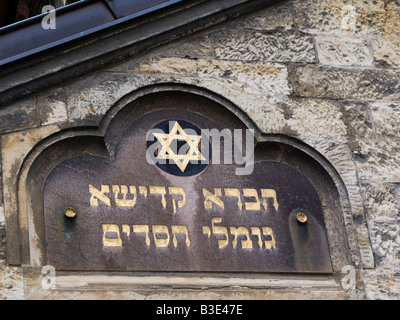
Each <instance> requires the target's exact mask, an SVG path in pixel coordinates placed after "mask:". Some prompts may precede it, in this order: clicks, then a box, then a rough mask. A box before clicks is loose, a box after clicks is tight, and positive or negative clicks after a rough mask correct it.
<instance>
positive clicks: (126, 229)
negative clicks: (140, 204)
mask: <svg viewBox="0 0 400 320" xmlns="http://www.w3.org/2000/svg"><path fill="white" fill-rule="evenodd" d="M122 233H126V235H127V236H128V237H129V235H130V234H131V228H130V227H129V225H127V224H123V225H122Z"/></svg>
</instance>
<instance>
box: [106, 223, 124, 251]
mask: <svg viewBox="0 0 400 320" xmlns="http://www.w3.org/2000/svg"><path fill="white" fill-rule="evenodd" d="M102 227H103V246H105V247H121V246H122V240H121V236H120V234H119V226H118V225H117V224H103V225H102ZM107 233H116V235H117V236H116V237H113V238H110V237H109V236H107Z"/></svg>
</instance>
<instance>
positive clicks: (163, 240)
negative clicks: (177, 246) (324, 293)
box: [152, 225, 169, 248]
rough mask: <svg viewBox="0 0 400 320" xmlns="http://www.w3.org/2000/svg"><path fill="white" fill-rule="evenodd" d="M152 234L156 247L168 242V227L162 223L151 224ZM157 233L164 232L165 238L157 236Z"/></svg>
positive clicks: (163, 246) (164, 245) (166, 244)
mask: <svg viewBox="0 0 400 320" xmlns="http://www.w3.org/2000/svg"><path fill="white" fill-rule="evenodd" d="M152 229H153V236H154V242H155V243H156V247H158V248H165V247H167V246H168V244H169V232H168V227H167V226H164V225H153V226H152ZM157 234H166V235H167V237H166V238H158V237H157Z"/></svg>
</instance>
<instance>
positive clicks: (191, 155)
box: [154, 121, 206, 172]
mask: <svg viewBox="0 0 400 320" xmlns="http://www.w3.org/2000/svg"><path fill="white" fill-rule="evenodd" d="M154 136H155V137H156V139H157V140H158V141H159V142H160V143H161V150H160V152H159V153H158V155H157V159H162V160H167V159H169V160H173V161H174V162H175V164H176V165H177V166H178V168H179V169H180V170H181V171H182V172H185V170H186V167H187V165H188V164H189V161H191V160H197V161H201V160H206V159H205V158H204V156H203V154H202V153H201V151H200V150H199V148H198V146H199V143H200V140H201V135H200V136H198V135H188V134H187V133H186V132H185V130H183V129H182V127H181V126H180V125H179V123H178V122H177V121H175V124H174V126H173V127H172V129H171V130H170V132H169V133H154ZM173 140H180V141H186V143H187V144H188V145H189V150H188V152H187V153H186V154H176V153H175V152H174V151H173V150H172V149H171V147H170V143H171V141H173Z"/></svg>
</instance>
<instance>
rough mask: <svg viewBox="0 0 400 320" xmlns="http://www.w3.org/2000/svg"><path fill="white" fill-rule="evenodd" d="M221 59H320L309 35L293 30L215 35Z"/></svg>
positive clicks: (241, 31) (283, 60)
mask: <svg viewBox="0 0 400 320" xmlns="http://www.w3.org/2000/svg"><path fill="white" fill-rule="evenodd" d="M213 45H214V48H215V54H216V57H217V58H218V59H223V60H241V61H272V62H310V63H311V62H316V57H315V51H314V43H313V41H312V38H311V37H310V36H308V35H304V34H298V33H293V32H274V33H262V32H259V31H247V30H240V29H239V30H235V31H234V32H231V31H230V32H221V33H217V34H215V35H213Z"/></svg>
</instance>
